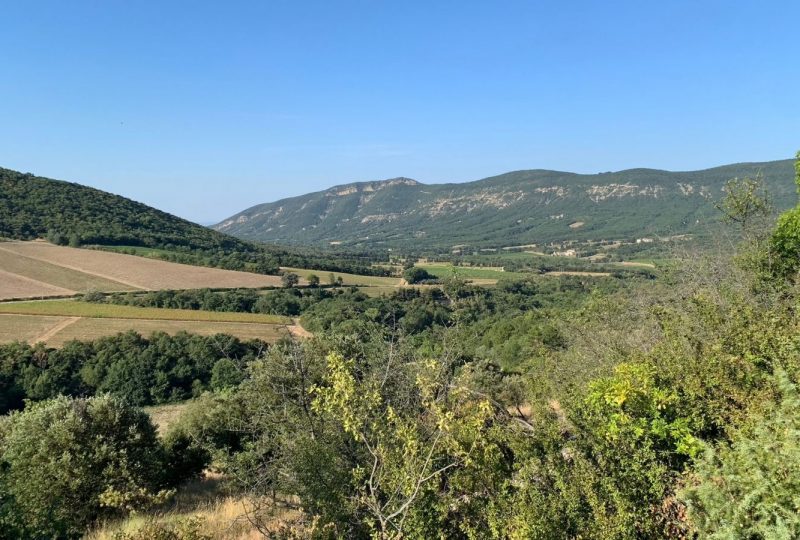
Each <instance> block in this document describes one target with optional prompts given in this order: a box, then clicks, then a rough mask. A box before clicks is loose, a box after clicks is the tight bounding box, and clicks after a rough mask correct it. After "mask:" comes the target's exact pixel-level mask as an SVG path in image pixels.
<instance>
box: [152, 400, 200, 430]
mask: <svg viewBox="0 0 800 540" xmlns="http://www.w3.org/2000/svg"><path fill="white" fill-rule="evenodd" d="M189 403H190V402H189V401H184V402H183V403H169V404H167V405H154V406H152V407H144V412H146V413H147V414H148V416H150V420H152V421H153V424H155V426H156V428H157V429H158V434H159V435H160V436H162V437H163V436H164V434H165V433H166V432H167V431H168V430H169V427H170V426H171V425H172V424H174V423H175V422H176V421H177V420H178V418H180V417H181V414H183V411H185V410H186V407H188V406H189Z"/></svg>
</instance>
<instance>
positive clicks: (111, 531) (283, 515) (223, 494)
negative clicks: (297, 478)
mask: <svg viewBox="0 0 800 540" xmlns="http://www.w3.org/2000/svg"><path fill="white" fill-rule="evenodd" d="M246 510H247V499H246V498H244V497H243V496H241V495H239V494H236V493H230V492H228V491H227V490H226V489H225V488H224V485H223V483H222V478H221V477H220V476H219V475H215V474H211V473H207V475H206V477H205V478H203V479H201V480H197V481H195V482H190V483H189V484H188V485H186V486H183V487H181V489H180V490H179V491H178V494H177V496H176V498H175V500H174V502H173V503H172V504H170V505H168V506H167V507H166V508H163V509H160V510H158V511H155V512H152V513H149V514H139V515H136V516H132V517H129V518H127V519H125V520H123V521H118V522H114V523H107V524H105V525H103V526H101V527H98V528H97V529H95V530H94V531H91V532H90V533H89V534H87V535H86V536H85V539H86V540H112V539H113V538H114V535H115V534H117V533H120V532H124V533H127V534H131V533H134V532H136V531H137V530H138V529H140V528H141V527H142V526H143V525H145V524H147V523H152V522H157V523H167V524H169V523H176V522H179V521H182V520H187V519H190V518H196V517H199V518H200V519H202V521H203V526H202V532H203V533H204V534H207V535H209V536H211V537H212V538H214V539H215V540H256V539H262V538H264V536H263V535H262V534H261V533H260V532H259V531H258V530H257V529H256V528H255V527H254V526H253V525H252V524H251V523H250V521H249V520H248V519H247V517H246ZM298 516H299V514H298V513H296V512H289V511H280V512H277V513H276V517H275V520H274V527H275V528H277V527H278V526H279V525H281V524H283V523H286V522H288V521H289V520H294V519H297V517H298Z"/></svg>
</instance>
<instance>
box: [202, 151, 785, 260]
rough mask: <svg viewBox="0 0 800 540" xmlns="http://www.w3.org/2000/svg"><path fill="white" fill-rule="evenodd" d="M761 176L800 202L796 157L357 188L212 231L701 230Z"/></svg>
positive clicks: (627, 234)
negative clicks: (724, 198)
mask: <svg viewBox="0 0 800 540" xmlns="http://www.w3.org/2000/svg"><path fill="white" fill-rule="evenodd" d="M758 173H761V174H763V176H764V178H765V181H766V185H767V188H768V190H769V193H770V196H771V197H772V199H773V201H774V203H775V206H776V207H777V209H778V210H783V209H786V208H789V207H791V206H793V205H794V204H795V201H796V194H795V186H794V182H793V175H794V172H793V165H792V161H791V160H780V161H770V162H763V163H737V164H732V165H725V166H721V167H715V168H712V169H706V170H701V171H690V172H670V171H662V170H654V169H630V170H625V171H619V172H608V173H600V174H575V173H569V172H561V171H548V170H524V171H514V172H509V173H506V174H501V175H499V176H494V177H490V178H485V179H483V180H478V181H474V182H468V183H463V184H422V183H420V182H417V181H415V180H412V179H409V178H394V179H390V180H383V181H371V182H357V183H352V184H345V185H340V186H335V187H332V188H330V189H327V190H324V191H319V192H315V193H309V194H307V195H302V196H299V197H292V198H288V199H283V200H279V201H276V202H272V203H265V204H259V205H256V206H253V207H252V208H249V209H247V210H244V211H243V212H240V213H239V214H236V215H234V216H231V217H230V218H228V219H226V220H224V221H222V222H221V223H219V224H217V225H215V226H214V229H216V230H218V231H220V232H225V233H229V234H232V235H234V236H237V237H239V238H243V239H248V240H255V241H262V242H278V243H290V244H317V245H329V244H335V245H339V244H341V245H345V246H346V245H358V246H371V247H378V246H385V247H411V246H425V247H431V248H449V247H452V246H457V245H461V244H466V245H470V246H475V247H502V246H511V245H522V244H530V243H546V242H554V241H564V240H601V239H606V240H609V239H619V238H632V237H642V236H648V235H678V234H703V233H705V232H707V230H708V228H709V226H711V225H713V224H714V223H716V222H717V221H718V220H719V214H718V213H717V211H716V210H715V209H714V204H713V203H714V201H715V200H718V199H719V198H720V197H721V195H722V190H723V187H724V185H725V183H726V182H727V181H728V180H730V179H732V178H735V177H739V178H741V177H745V176H751V177H752V176H755V175H756V174H758Z"/></svg>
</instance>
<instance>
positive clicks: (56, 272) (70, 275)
mask: <svg viewBox="0 0 800 540" xmlns="http://www.w3.org/2000/svg"><path fill="white" fill-rule="evenodd" d="M3 245H5V244H3ZM3 245H0V270H5V271H6V272H11V273H12V274H17V275H19V276H23V277H27V278H30V279H34V280H36V281H40V282H43V283H46V284H48V285H52V286H55V287H61V288H63V289H67V290H69V291H76V292H86V291H91V290H97V291H108V292H112V291H132V290H137V288H135V287H131V286H129V285H124V284H122V283H119V282H116V281H111V280H109V279H104V278H101V277H98V276H93V275H90V274H86V273H83V272H79V271H77V270H70V269H69V268H64V267H62V266H57V265H55V264H50V263H46V262H44V261H41V260H36V259H31V258H30V257H25V256H23V255H19V254H17V253H13V252H11V251H6V250H4V249H2V247H3Z"/></svg>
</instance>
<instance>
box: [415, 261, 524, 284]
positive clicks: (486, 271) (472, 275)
mask: <svg viewBox="0 0 800 540" xmlns="http://www.w3.org/2000/svg"><path fill="white" fill-rule="evenodd" d="M417 266H418V267H419V268H422V269H424V270H425V271H427V272H428V273H429V274H433V275H434V276H436V277H437V278H440V279H446V278H449V277H452V276H453V274H454V273H455V275H456V276H458V277H460V278H463V279H496V280H499V279H521V278H525V277H530V276H532V275H533V274H530V273H524V272H503V271H501V270H495V269H491V268H478V267H469V266H453V265H452V264H418V265H417Z"/></svg>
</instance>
